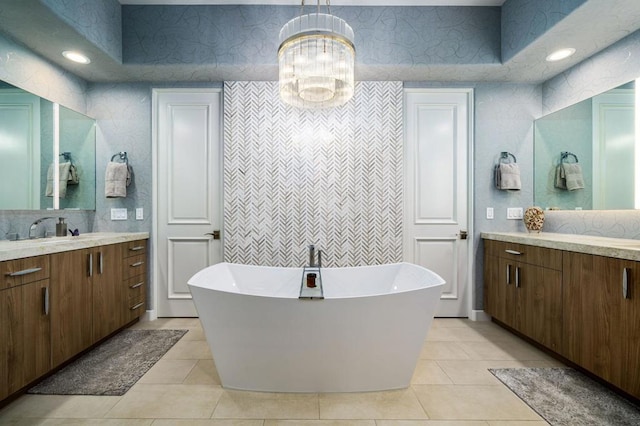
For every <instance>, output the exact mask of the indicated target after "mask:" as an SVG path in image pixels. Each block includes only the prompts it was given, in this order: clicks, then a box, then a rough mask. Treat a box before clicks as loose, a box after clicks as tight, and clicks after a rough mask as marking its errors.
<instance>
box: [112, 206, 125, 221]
mask: <svg viewBox="0 0 640 426" xmlns="http://www.w3.org/2000/svg"><path fill="white" fill-rule="evenodd" d="M111 220H127V209H111Z"/></svg>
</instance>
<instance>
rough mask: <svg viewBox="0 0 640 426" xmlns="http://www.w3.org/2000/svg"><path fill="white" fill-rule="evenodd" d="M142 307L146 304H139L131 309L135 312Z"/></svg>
mask: <svg viewBox="0 0 640 426" xmlns="http://www.w3.org/2000/svg"><path fill="white" fill-rule="evenodd" d="M142 305H144V302H140V303H138V304H137V305H136V306H133V307H132V308H131V310H132V311H135V310H136V309H138V308H139V307H140V306H142Z"/></svg>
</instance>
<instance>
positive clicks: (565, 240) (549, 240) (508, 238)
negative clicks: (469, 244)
mask: <svg viewBox="0 0 640 426" xmlns="http://www.w3.org/2000/svg"><path fill="white" fill-rule="evenodd" d="M480 236H481V237H482V238H484V239H487V240H496V241H505V242H508V243H517V244H528V245H531V246H538V247H546V248H552V249H558V250H565V251H573V252H578V253H587V254H594V255H597V256H607V257H615V258H618V259H627V260H637V261H640V240H629V239H624V238H608V237H595V236H591V235H576V234H556V233H553V232H540V233H539V234H535V233H531V234H530V233H525V232H483V233H481V234H480Z"/></svg>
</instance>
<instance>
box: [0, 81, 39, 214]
mask: <svg viewBox="0 0 640 426" xmlns="http://www.w3.org/2000/svg"><path fill="white" fill-rule="evenodd" d="M47 125H49V126H51V123H47ZM0 129H2V132H0V182H2V185H0V209H3V210H26V209H28V210H31V209H36V210H37V209H40V208H43V209H44V208H45V207H47V206H40V192H41V191H40V187H41V186H42V189H43V191H44V184H45V182H44V180H43V181H42V182H41V178H40V98H38V97H37V96H35V95H31V94H29V93H25V92H24V91H22V90H13V89H6V90H0ZM44 176H45V179H46V174H45V175H44ZM15 182H20V185H15V184H14V183H15ZM25 188H26V190H25ZM43 195H44V194H43ZM49 207H50V206H49Z"/></svg>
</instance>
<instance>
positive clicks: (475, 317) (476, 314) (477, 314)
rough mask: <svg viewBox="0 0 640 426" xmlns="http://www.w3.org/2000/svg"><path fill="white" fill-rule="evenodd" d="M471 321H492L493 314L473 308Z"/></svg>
mask: <svg viewBox="0 0 640 426" xmlns="http://www.w3.org/2000/svg"><path fill="white" fill-rule="evenodd" d="M469 319H470V320H471V321H491V316H489V315H488V314H486V313H485V312H484V311H482V310H475V309H474V310H472V311H471V316H470V317H469Z"/></svg>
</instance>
